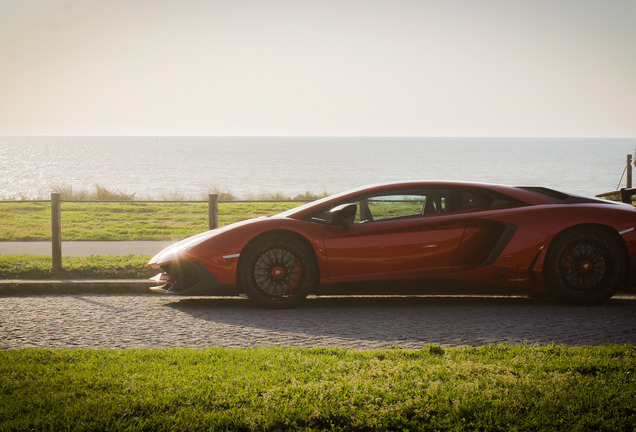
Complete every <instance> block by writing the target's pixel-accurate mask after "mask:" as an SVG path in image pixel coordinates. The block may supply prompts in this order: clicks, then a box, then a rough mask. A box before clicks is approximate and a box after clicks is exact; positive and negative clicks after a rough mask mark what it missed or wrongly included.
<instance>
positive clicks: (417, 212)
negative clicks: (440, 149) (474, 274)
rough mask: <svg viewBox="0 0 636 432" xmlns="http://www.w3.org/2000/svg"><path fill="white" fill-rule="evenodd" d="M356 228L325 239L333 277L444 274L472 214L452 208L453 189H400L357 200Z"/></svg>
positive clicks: (335, 229)
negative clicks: (450, 192)
mask: <svg viewBox="0 0 636 432" xmlns="http://www.w3.org/2000/svg"><path fill="white" fill-rule="evenodd" d="M356 204H357V205H358V216H357V218H356V223H355V224H354V225H353V228H352V229H346V228H344V227H333V229H332V230H331V233H330V234H328V235H327V236H325V237H324V238H323V243H324V247H325V251H326V255H327V261H328V271H329V276H328V277H329V280H330V281H333V282H336V281H354V280H373V279H378V280H380V279H393V278H395V279H399V278H415V277H433V276H441V275H444V274H446V273H449V272H450V271H452V265H453V260H454V257H455V254H456V252H457V248H458V246H459V244H460V242H461V239H462V235H463V233H464V227H465V225H466V223H465V221H466V219H467V218H468V217H469V216H468V215H466V214H452V212H450V201H449V192H448V191H447V190H421V191H420V190H418V191H413V190H409V191H395V192H391V193H386V192H385V193H384V194H382V195H379V196H369V197H365V198H364V199H361V200H359V201H358V202H356Z"/></svg>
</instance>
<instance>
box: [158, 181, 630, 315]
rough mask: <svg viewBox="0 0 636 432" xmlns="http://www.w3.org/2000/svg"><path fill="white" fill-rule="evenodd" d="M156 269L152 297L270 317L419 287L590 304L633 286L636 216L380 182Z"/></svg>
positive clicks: (502, 193)
mask: <svg viewBox="0 0 636 432" xmlns="http://www.w3.org/2000/svg"><path fill="white" fill-rule="evenodd" d="M149 265H150V266H151V267H153V268H157V269H161V270H163V272H164V273H161V274H159V275H157V276H155V277H154V278H153V280H155V281H157V282H160V283H162V284H163V285H162V286H158V287H154V288H152V289H153V290H155V291H158V292H161V293H169V294H179V295H205V294H209V295H236V294H241V293H244V294H247V296H248V297H249V298H250V299H252V300H253V301H255V302H258V303H259V304H261V305H264V306H272V307H283V306H289V305H293V304H295V303H297V302H298V301H299V300H302V299H303V298H305V297H306V296H307V295H308V294H310V293H320V289H319V288H320V287H323V286H331V287H333V286H337V287H340V286H342V287H344V286H347V285H350V284H351V283H357V284H356V285H357V286H358V287H360V286H362V287H364V286H365V285H368V286H372V285H374V284H375V283H376V282H378V281H395V282H392V283H391V284H386V285H387V286H389V287H391V286H392V287H393V288H395V292H396V293H397V292H398V291H399V287H400V286H401V285H402V283H403V282H404V283H406V282H411V284H412V282H413V281H414V280H422V279H452V280H460V281H470V282H477V283H480V285H483V284H486V286H492V287H495V286H505V287H514V288H521V289H524V290H534V291H538V292H541V291H543V292H547V293H548V294H550V295H553V296H554V297H557V298H559V299H562V300H565V301H568V302H572V303H577V304H593V303H599V302H602V301H604V300H607V299H609V298H610V297H612V295H614V294H615V293H616V292H617V291H618V290H619V289H620V288H621V287H628V288H631V287H633V286H634V285H635V284H636V208H635V207H634V206H632V205H629V204H623V203H615V202H611V201H605V200H599V199H595V198H588V197H583V196H578V195H572V194H566V193H563V192H558V191H554V190H551V189H546V188H542V187H509V186H501V185H487V184H479V183H460V182H403V183H390V184H381V185H374V186H366V187H362V188H358V189H355V190H352V191H348V192H344V193H340V194H337V195H333V196H330V197H327V198H323V199H320V200H318V201H314V202H312V203H309V204H306V205H302V206H300V207H297V208H295V209H292V210H289V211H286V212H283V213H280V214H278V215H275V216H271V217H262V218H258V219H252V220H247V221H244V222H239V223H235V224H232V225H229V226H225V227H223V228H219V229H214V230H211V231H208V232H205V233H202V234H199V235H196V236H193V237H190V238H188V239H186V240H183V241H180V242H178V243H176V244H174V245H173V246H170V247H168V248H166V249H164V250H163V251H161V252H160V253H159V254H158V255H156V256H155V257H153V258H152V260H151V261H150V263H149ZM398 281H399V282H398ZM418 283H419V282H418Z"/></svg>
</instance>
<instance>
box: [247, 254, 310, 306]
mask: <svg viewBox="0 0 636 432" xmlns="http://www.w3.org/2000/svg"><path fill="white" fill-rule="evenodd" d="M305 273H306V264H305V262H304V261H303V259H302V258H301V257H300V256H299V255H298V254H297V253H296V252H295V251H293V250H291V249H288V248H284V247H273V248H270V249H267V250H265V251H264V252H263V253H261V254H260V255H258V257H257V258H256V261H255V265H254V273H253V281H254V283H255V285H256V287H257V288H258V289H259V291H261V292H262V293H263V294H265V295H266V296H268V297H270V298H274V299H276V298H279V299H282V298H287V297H290V296H292V295H293V294H294V293H296V292H297V291H298V290H299V289H300V287H301V286H302V284H303V280H304V275H305Z"/></svg>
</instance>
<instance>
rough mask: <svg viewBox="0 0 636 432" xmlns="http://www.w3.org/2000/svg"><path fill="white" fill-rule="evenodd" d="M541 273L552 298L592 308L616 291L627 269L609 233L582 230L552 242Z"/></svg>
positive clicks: (618, 245)
mask: <svg viewBox="0 0 636 432" xmlns="http://www.w3.org/2000/svg"><path fill="white" fill-rule="evenodd" d="M544 271H545V273H544V274H545V282H546V285H547V288H548V290H549V291H550V292H551V293H552V294H553V295H555V296H556V297H558V298H559V299H561V300H564V301H566V302H568V303H573V304H580V305H592V304H598V303H602V302H604V301H606V300H608V299H609V298H610V297H612V296H613V295H614V294H615V293H616V292H617V291H618V290H619V288H620V287H621V286H622V284H623V282H624V280H625V275H626V271H627V267H626V265H625V256H624V252H623V249H622V247H621V245H620V244H619V243H618V241H617V240H616V239H615V238H614V237H613V236H612V235H611V234H609V233H607V232H605V231H603V230H600V229H595V228H584V227H581V228H576V229H573V230H571V231H567V232H565V233H563V234H561V235H559V236H558V237H557V238H556V239H555V240H554V241H553V242H552V245H550V249H549V250H548V254H547V256H546V263H545V270H544Z"/></svg>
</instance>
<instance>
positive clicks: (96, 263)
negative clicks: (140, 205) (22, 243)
mask: <svg viewBox="0 0 636 432" xmlns="http://www.w3.org/2000/svg"><path fill="white" fill-rule="evenodd" d="M157 252H159V251H157ZM150 258H151V257H150V256H144V255H124V256H110V255H91V256H86V257H73V256H72V257H63V259H62V264H63V267H64V268H63V270H62V271H54V270H53V269H52V267H51V256H50V255H26V254H25V255H0V279H27V280H29V279H147V278H149V277H151V276H154V275H155V274H156V273H157V270H152V269H150V268H149V267H148V266H147V264H148V261H150Z"/></svg>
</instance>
